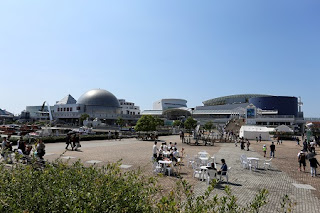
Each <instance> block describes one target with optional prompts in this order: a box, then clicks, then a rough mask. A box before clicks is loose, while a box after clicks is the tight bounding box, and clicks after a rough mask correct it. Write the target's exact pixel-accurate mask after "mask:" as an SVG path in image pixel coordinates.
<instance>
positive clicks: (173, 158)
mask: <svg viewBox="0 0 320 213" xmlns="http://www.w3.org/2000/svg"><path fill="white" fill-rule="evenodd" d="M169 161H172V162H175V164H176V163H177V162H178V160H177V158H175V157H174V156H173V154H172V153H171V154H170V155H169Z"/></svg>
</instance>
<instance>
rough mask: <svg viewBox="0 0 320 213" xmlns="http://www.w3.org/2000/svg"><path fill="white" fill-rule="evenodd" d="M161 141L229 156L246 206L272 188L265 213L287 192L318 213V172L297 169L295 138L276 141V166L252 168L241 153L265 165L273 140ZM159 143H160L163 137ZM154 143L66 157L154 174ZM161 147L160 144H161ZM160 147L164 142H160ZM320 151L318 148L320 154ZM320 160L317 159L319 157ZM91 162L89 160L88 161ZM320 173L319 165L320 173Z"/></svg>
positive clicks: (52, 151) (50, 154) (102, 147)
mask: <svg viewBox="0 0 320 213" xmlns="http://www.w3.org/2000/svg"><path fill="white" fill-rule="evenodd" d="M160 139H161V140H162V141H166V142H169V141H172V142H178V148H179V150H181V148H184V149H185V153H186V154H187V155H189V156H193V155H195V154H197V153H198V152H199V151H201V150H206V151H207V152H208V153H209V154H210V155H214V156H215V157H216V159H217V161H220V159H221V158H225V159H226V161H227V164H228V166H231V167H232V169H231V171H230V178H229V181H230V183H229V184H228V185H229V186H230V187H231V190H232V192H233V193H234V194H235V195H236V196H237V197H238V199H239V200H238V202H239V204H242V205H243V204H245V203H248V202H249V201H251V200H252V198H253V197H254V195H255V194H256V193H257V192H258V191H259V190H260V189H262V188H266V189H267V190H268V191H269V197H268V204H267V205H266V206H265V207H263V209H262V210H263V212H277V211H278V210H279V208H280V200H281V198H282V197H283V196H284V195H285V194H287V195H289V197H290V198H291V199H292V201H293V202H296V206H295V210H294V212H305V211H307V212H320V204H319V198H320V193H319V191H320V178H319V177H320V176H317V177H314V178H311V175H310V174H309V171H310V167H309V166H307V171H308V172H305V173H304V172H299V171H298V170H297V169H298V163H297V154H298V152H299V150H300V149H301V147H299V146H297V145H296V144H295V143H294V142H290V141H284V142H283V144H282V145H276V158H274V159H273V160H272V164H273V165H272V169H271V170H263V169H259V170H257V171H249V170H247V169H243V168H242V167H241V166H240V159H239V158H240V155H241V154H246V155H247V156H250V157H258V158H260V166H261V165H262V164H263V160H264V158H263V155H262V145H263V144H266V145H267V147H268V148H269V145H270V142H261V143H258V144H257V143H256V142H255V141H252V142H251V145H252V146H251V150H250V151H242V150H240V147H239V146H238V147H235V146H234V144H231V143H227V144H226V143H222V144H219V143H218V144H215V146H189V145H186V144H182V143H181V142H180V141H179V138H178V136H166V137H161V138H160ZM160 143H161V141H160ZM152 145H153V142H151V141H149V142H148V141H138V140H136V139H124V140H122V141H114V140H112V141H86V142H82V147H81V150H82V151H79V152H77V151H66V152H65V153H64V154H63V155H62V157H63V159H65V158H70V161H71V162H72V161H76V160H78V159H81V160H82V161H83V162H85V164H86V165H92V164H91V163H96V165H97V166H102V165H104V164H106V163H107V162H115V161H118V160H119V159H122V164H123V167H124V170H130V169H137V168H138V167H140V168H142V170H143V172H144V173H145V174H148V175H152V169H151V168H152V167H151V152H152ZM158 145H159V143H158ZM159 146H160V145H159ZM64 147H65V144H64V143H55V144H46V152H47V156H45V158H46V159H48V160H52V159H55V158H57V157H59V156H60V155H61V154H62V153H63V152H64V151H65V149H64ZM319 151H320V149H319V148H317V152H319ZM318 160H319V159H318ZM90 162H91V163H90ZM318 172H320V169H319V171H318ZM181 173H182V177H183V178H185V179H187V180H189V182H190V183H191V184H193V185H194V187H195V191H196V193H198V194H201V193H202V192H203V191H204V190H205V189H206V187H207V185H206V183H205V182H201V181H198V180H197V179H195V178H193V177H192V169H191V168H187V167H186V166H183V167H182V169H181ZM176 180H177V179H176V178H175V177H162V178H160V183H162V184H163V185H165V186H171V185H173V184H174V182H175V181H176ZM293 183H296V184H308V185H310V186H312V187H313V188H315V190H311V189H302V188H297V187H296V186H294V185H293ZM225 185H227V184H226V183H224V182H223V183H222V184H219V185H218V187H217V189H215V193H218V194H223V193H224V191H223V190H222V189H223V188H224V186H225Z"/></svg>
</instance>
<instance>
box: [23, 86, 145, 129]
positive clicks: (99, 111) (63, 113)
mask: <svg viewBox="0 0 320 213" xmlns="http://www.w3.org/2000/svg"><path fill="white" fill-rule="evenodd" d="M131 104H132V105H131V106H134V103H131ZM26 111H28V112H30V117H31V118H33V119H36V120H39V119H42V118H43V119H46V120H49V115H50V113H51V115H52V118H53V120H55V121H57V122H63V123H74V124H77V123H78V122H79V119H80V117H81V115H82V114H88V115H89V118H90V119H98V120H101V121H102V122H103V123H106V124H114V122H115V120H117V119H118V118H119V117H122V118H123V119H125V120H133V121H134V120H137V119H138V117H136V114H133V113H130V112H133V111H134V112H135V113H136V112H138V111H140V110H139V107H137V106H134V107H133V109H131V111H130V112H129V114H122V113H121V112H122V107H121V105H120V103H119V101H118V99H117V98H116V96H114V95H113V94H112V93H111V92H109V91H107V90H104V89H93V90H89V91H87V92H86V93H84V94H83V95H81V96H80V98H79V99H78V101H76V99H74V98H73V97H72V96H71V95H70V94H69V95H67V96H66V97H64V98H63V99H61V100H60V101H57V102H56V104H55V105H54V106H48V107H44V105H43V106H27V107H26ZM138 114H139V113H138Z"/></svg>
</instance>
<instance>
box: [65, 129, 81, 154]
mask: <svg viewBox="0 0 320 213" xmlns="http://www.w3.org/2000/svg"><path fill="white" fill-rule="evenodd" d="M66 144H67V146H66V149H68V147H69V145H70V146H71V150H72V151H73V150H75V151H78V148H79V147H81V144H80V135H79V133H68V134H67V137H66Z"/></svg>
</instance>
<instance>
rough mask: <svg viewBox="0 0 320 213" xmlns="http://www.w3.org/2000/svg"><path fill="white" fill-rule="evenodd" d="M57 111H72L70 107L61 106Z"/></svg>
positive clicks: (78, 108)
mask: <svg viewBox="0 0 320 213" xmlns="http://www.w3.org/2000/svg"><path fill="white" fill-rule="evenodd" d="M80 109H81V108H80V107H79V106H78V107H77V110H80ZM58 112H72V107H63V108H58Z"/></svg>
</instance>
